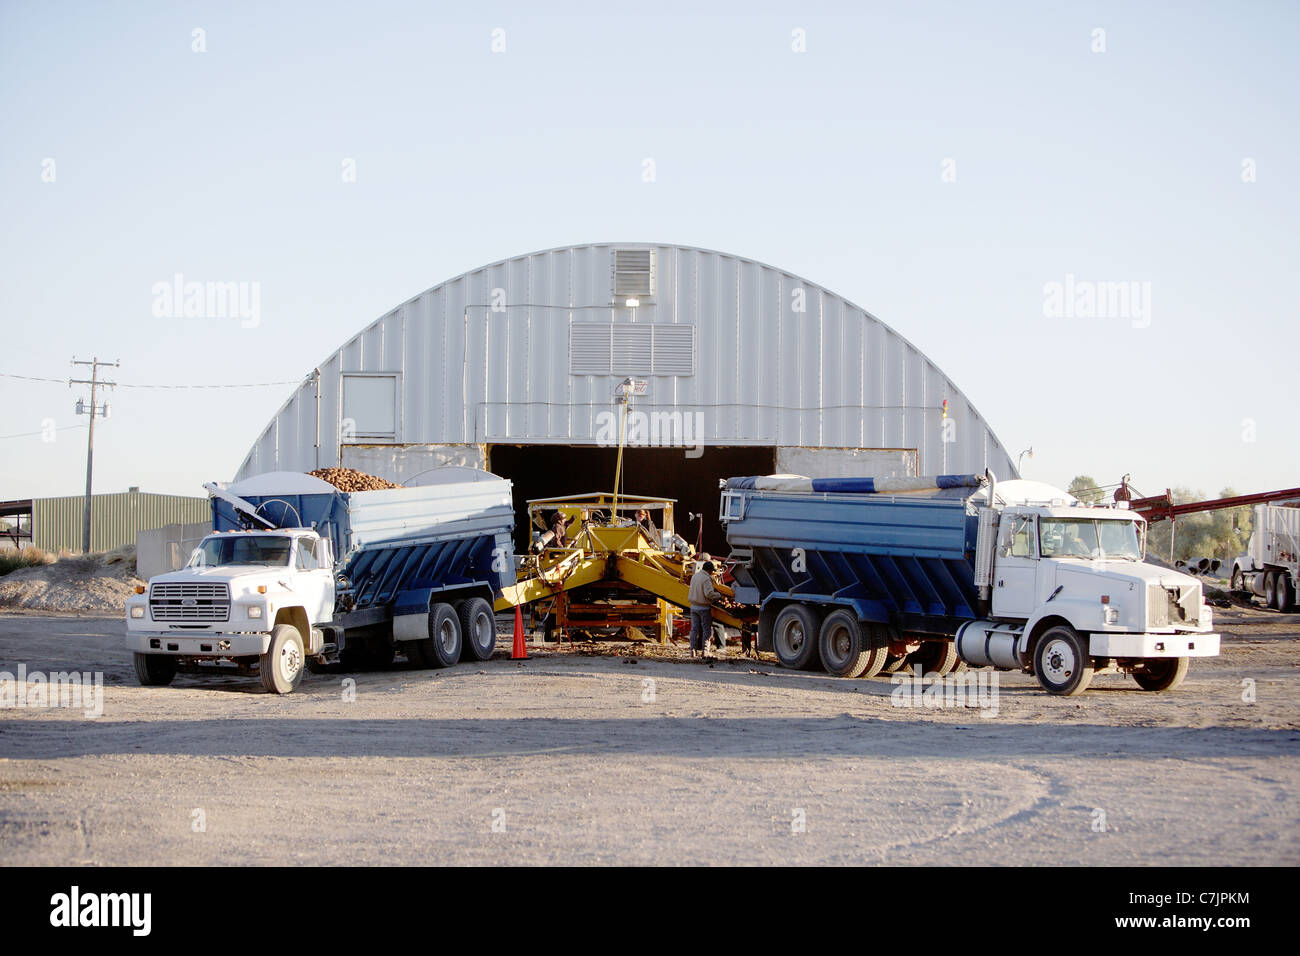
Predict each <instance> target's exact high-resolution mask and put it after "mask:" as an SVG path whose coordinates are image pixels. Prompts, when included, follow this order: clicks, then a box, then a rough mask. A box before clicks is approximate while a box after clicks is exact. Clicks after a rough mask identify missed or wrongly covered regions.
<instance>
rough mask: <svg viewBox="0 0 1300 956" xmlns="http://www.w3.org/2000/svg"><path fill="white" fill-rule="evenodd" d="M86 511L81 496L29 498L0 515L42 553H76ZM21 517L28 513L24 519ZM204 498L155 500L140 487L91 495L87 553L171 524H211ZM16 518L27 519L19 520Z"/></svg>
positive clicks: (0, 505) (0, 509) (6, 505)
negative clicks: (201, 522)
mask: <svg viewBox="0 0 1300 956" xmlns="http://www.w3.org/2000/svg"><path fill="white" fill-rule="evenodd" d="M85 506H86V498H85V495H69V496H67V497H65V498H31V499H27V500H25V501H6V502H0V513H3V514H4V515H5V516H6V517H5V520H6V521H7V523H8V524H9V525H10V526H11V527H21V528H22V530H23V532H24V533H23V534H22V538H23V539H24V540H21V541H14V542H13V543H14V544H18V545H23V544H28V543H30V544H34V545H36V547H38V548H42V549H43V550H45V551H51V552H55V553H57V552H58V551H60V550H68V551H80V550H81V542H82V530H83V521H84V509H85ZM23 512H26V514H25V515H24V514H23ZM211 516H212V512H211V508H210V505H209V504H208V499H207V498H193V497H187V496H185V495H155V494H149V493H147V492H142V491H140V489H138V488H132V489H130V490H129V491H124V492H119V493H118V494H111V495H95V496H93V499H92V502H91V509H90V550H92V551H112V550H114V549H116V548H121V547H125V546H127V545H134V544H135V536H136V533H137V532H139V531H151V530H154V529H156V528H161V527H163V526H164V525H169V524H193V523H195V522H200V521H209V520H211ZM20 517H22V518H26V520H19V519H20ZM29 529H30V530H29Z"/></svg>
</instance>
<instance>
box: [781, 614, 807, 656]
mask: <svg viewBox="0 0 1300 956" xmlns="http://www.w3.org/2000/svg"><path fill="white" fill-rule="evenodd" d="M803 642H804V632H803V625H802V624H800V623H799V622H798V621H791V622H789V623H788V624H786V626H785V627H784V628H782V630H781V643H782V644H784V645H785V650H786V655H787V656H788V657H794V656H795V655H797V654H798V653H799V649H800V648H801V647H803Z"/></svg>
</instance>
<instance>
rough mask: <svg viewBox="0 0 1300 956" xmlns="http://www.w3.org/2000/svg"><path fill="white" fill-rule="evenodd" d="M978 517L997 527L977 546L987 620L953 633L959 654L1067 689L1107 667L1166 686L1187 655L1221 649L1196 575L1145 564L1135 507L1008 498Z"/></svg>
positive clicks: (1182, 670)
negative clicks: (992, 513)
mask: <svg viewBox="0 0 1300 956" xmlns="http://www.w3.org/2000/svg"><path fill="white" fill-rule="evenodd" d="M1003 484H1005V485H1010V484H1012V483H1011V482H1006V483H1003ZM998 488H999V490H1001V489H1002V485H999V486H998ZM986 523H987V526H988V530H987V532H986V529H985V527H984V526H981V537H982V538H986V537H992V536H993V535H994V534H996V539H995V541H992V542H990V541H986V540H981V542H980V545H979V548H978V550H979V552H980V555H981V556H985V555H988V554H989V553H990V551H991V557H990V558H987V560H988V561H989V566H988V568H987V569H985V570H984V580H983V581H982V582H981V583H983V584H984V585H985V587H986V588H987V590H988V593H989V597H990V604H989V608H990V610H989V620H985V621H972V622H970V623H968V624H966V625H964V626H963V627H962V628H961V630H959V631H958V633H957V635H956V640H957V651H958V654H959V655H960V656H961V657H962V659H964V660H967V661H969V662H970V663H973V664H979V665H993V666H996V667H1008V668H1015V669H1021V668H1024V669H1027V670H1032V671H1033V672H1034V673H1035V674H1036V675H1037V676H1038V678H1039V681H1040V683H1042V685H1043V686H1044V687H1045V688H1046V689H1048V690H1049V691H1052V692H1054V693H1061V694H1067V695H1068V694H1074V693H1078V692H1079V691H1081V690H1083V689H1084V688H1085V687H1086V686H1087V685H1088V683H1089V682H1090V681H1091V679H1092V676H1093V675H1094V674H1096V673H1108V672H1115V671H1126V672H1129V673H1131V674H1132V675H1133V677H1134V678H1135V679H1136V680H1137V682H1138V684H1139V685H1140V686H1142V687H1143V688H1145V689H1147V690H1168V689H1171V688H1173V687H1175V686H1177V685H1178V684H1179V683H1181V681H1182V679H1183V677H1184V676H1185V675H1186V673H1187V666H1188V660H1189V658H1192V657H1213V656H1215V655H1217V654H1218V653H1219V635H1218V634H1216V633H1214V626H1213V617H1212V612H1211V610H1210V608H1209V607H1208V606H1206V605H1205V603H1204V602H1203V601H1202V595H1201V583H1200V582H1199V581H1198V580H1196V579H1195V578H1193V577H1191V576H1189V575H1186V574H1182V573H1181V572H1178V571H1171V570H1167V569H1164V568H1161V567H1158V566H1155V565H1152V564H1148V563H1146V561H1145V545H1146V521H1145V520H1144V519H1143V518H1142V517H1140V516H1139V515H1136V514H1133V513H1131V512H1129V511H1127V510H1125V509H1122V508H1117V507H1087V506H1083V505H1081V504H1079V503H1077V502H1075V501H1074V499H1072V498H1057V499H1054V500H1049V501H1045V502H1030V501H1024V502H1020V503H1016V504H1008V505H1007V506H1006V507H1004V508H1002V509H1001V512H1000V514H999V515H997V516H996V518H995V519H994V520H992V521H989V522H986ZM994 528H996V531H994V530H993V529H994ZM977 573H978V572H977Z"/></svg>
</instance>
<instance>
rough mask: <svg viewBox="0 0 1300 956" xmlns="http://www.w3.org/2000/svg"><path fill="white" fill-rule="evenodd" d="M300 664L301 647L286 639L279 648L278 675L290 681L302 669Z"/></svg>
mask: <svg viewBox="0 0 1300 956" xmlns="http://www.w3.org/2000/svg"><path fill="white" fill-rule="evenodd" d="M302 664H303V659H302V648H300V647H299V646H298V645H297V643H296V642H294V641H286V642H285V645H284V647H282V648H280V676H281V677H283V678H284V679H285V680H287V681H289V682H291V683H292V682H293V681H294V680H296V679H297V677H298V674H299V673H300V672H301V671H302Z"/></svg>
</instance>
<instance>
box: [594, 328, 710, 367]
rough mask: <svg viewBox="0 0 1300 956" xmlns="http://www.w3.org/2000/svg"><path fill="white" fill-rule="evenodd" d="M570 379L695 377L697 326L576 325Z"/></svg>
mask: <svg viewBox="0 0 1300 956" xmlns="http://www.w3.org/2000/svg"><path fill="white" fill-rule="evenodd" d="M569 374H571V375H694V374H695V326H693V325H613V324H604V323H597V322H583V323H579V324H575V325H574V326H572V328H571V329H570V331H569Z"/></svg>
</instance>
